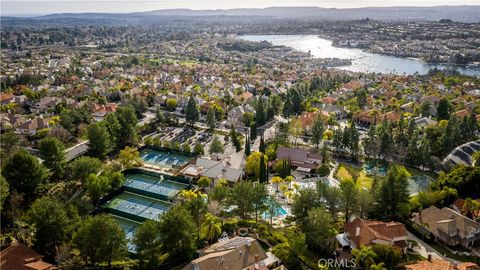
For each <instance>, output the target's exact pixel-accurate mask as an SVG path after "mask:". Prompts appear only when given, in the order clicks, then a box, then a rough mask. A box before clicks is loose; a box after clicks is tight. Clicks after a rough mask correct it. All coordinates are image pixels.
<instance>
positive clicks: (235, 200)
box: [229, 181, 255, 220]
mask: <svg viewBox="0 0 480 270" xmlns="http://www.w3.org/2000/svg"><path fill="white" fill-rule="evenodd" d="M254 193H255V189H254V184H253V183H252V182H248V181H241V182H239V183H237V184H236V185H235V186H234V187H233V189H232V192H231V194H230V198H229V204H230V205H235V206H237V208H236V209H235V211H236V213H237V214H238V215H239V216H240V217H241V218H242V219H243V220H245V219H247V217H248V216H249V215H250V214H251V213H252V212H254V210H255V208H254V204H253V202H254V197H255V194H254Z"/></svg>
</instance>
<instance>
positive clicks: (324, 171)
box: [317, 164, 330, 177]
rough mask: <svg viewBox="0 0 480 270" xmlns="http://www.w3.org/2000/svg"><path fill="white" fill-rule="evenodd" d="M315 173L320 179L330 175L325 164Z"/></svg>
mask: <svg viewBox="0 0 480 270" xmlns="http://www.w3.org/2000/svg"><path fill="white" fill-rule="evenodd" d="M317 173H318V175H319V176H320V177H324V176H327V175H328V174H329V173H330V168H329V167H328V165H327V164H322V165H320V166H318V168H317Z"/></svg>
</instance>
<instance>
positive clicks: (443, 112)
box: [437, 97, 452, 121]
mask: <svg viewBox="0 0 480 270" xmlns="http://www.w3.org/2000/svg"><path fill="white" fill-rule="evenodd" d="M451 112H452V104H450V101H448V99H447V98H444V97H443V98H441V99H440V101H439V102H438V106H437V121H440V120H448V119H450V114H451Z"/></svg>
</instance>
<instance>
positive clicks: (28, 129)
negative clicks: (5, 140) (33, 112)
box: [15, 116, 49, 136]
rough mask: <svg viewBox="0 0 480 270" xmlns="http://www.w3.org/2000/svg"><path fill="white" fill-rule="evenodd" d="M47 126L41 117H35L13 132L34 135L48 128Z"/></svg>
mask: <svg viewBox="0 0 480 270" xmlns="http://www.w3.org/2000/svg"><path fill="white" fill-rule="evenodd" d="M48 127H49V124H48V122H47V120H45V119H44V118H43V117H42V116H37V117H35V118H33V119H29V120H27V121H26V122H24V123H22V124H19V125H18V126H17V127H16V128H15V132H16V133H19V134H22V135H30V136H31V135H35V134H36V133H37V131H38V130H40V129H44V128H48Z"/></svg>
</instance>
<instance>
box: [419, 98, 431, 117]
mask: <svg viewBox="0 0 480 270" xmlns="http://www.w3.org/2000/svg"><path fill="white" fill-rule="evenodd" d="M430 106H431V104H430V102H428V101H424V102H423V103H422V105H421V106H420V115H421V116H423V117H429V116H430Z"/></svg>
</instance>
